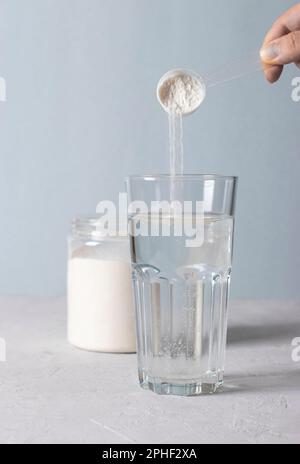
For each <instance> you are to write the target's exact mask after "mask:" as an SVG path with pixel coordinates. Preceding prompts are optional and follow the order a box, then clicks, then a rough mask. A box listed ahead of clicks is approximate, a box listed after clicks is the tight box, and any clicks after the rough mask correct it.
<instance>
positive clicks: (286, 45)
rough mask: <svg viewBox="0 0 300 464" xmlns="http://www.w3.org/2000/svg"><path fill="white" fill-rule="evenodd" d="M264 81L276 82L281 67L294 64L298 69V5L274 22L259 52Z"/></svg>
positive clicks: (299, 29)
mask: <svg viewBox="0 0 300 464" xmlns="http://www.w3.org/2000/svg"><path fill="white" fill-rule="evenodd" d="M260 56H261V59H262V62H263V67H264V72H265V76H266V79H267V80H268V81H269V82H270V83H272V84H273V83H274V82H276V81H278V79H279V78H280V76H281V74H282V71H283V67H284V65H286V64H289V63H295V64H296V66H298V67H299V68H300V3H299V4H297V5H295V6H294V7H293V8H290V9H289V10H288V11H286V12H285V13H284V14H283V15H282V16H280V18H278V19H277V21H275V23H274V24H273V26H272V28H271V29H270V31H269V32H268V34H267V35H266V37H265V40H264V43H263V47H262V49H261V51H260Z"/></svg>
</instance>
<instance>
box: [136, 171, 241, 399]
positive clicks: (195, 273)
mask: <svg viewBox="0 0 300 464" xmlns="http://www.w3.org/2000/svg"><path fill="white" fill-rule="evenodd" d="M127 189H128V200H129V202H130V203H129V234H130V242H131V261H132V268H133V274H132V275H133V286H134V294H135V310H136V327H137V350H138V372H139V381H140V384H141V386H142V387H143V388H145V389H150V390H152V391H154V392H156V393H158V394H165V395H182V396H190V395H200V394H209V393H215V392H216V391H217V390H218V389H219V388H220V387H221V386H222V385H223V375H224V360H225V347H226V334H227V306H228V292H229V284H230V275H231V266H232V247H233V230H234V209H235V197H236V189H237V178H235V177H224V176H215V175H192V176H176V177H175V178H174V177H170V176H154V177H153V176H141V177H137V176H136V177H130V178H128V179H127ZM167 205H170V206H169V207H168V206H167ZM180 205H181V207H180ZM190 224H192V225H193V228H191V227H190V226H189V227H186V225H190ZM187 230H188V232H187ZM192 231H193V233H194V235H195V237H194V241H193V240H192V241H191V237H192V234H191V233H192Z"/></svg>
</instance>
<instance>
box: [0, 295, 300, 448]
mask: <svg viewBox="0 0 300 464" xmlns="http://www.w3.org/2000/svg"><path fill="white" fill-rule="evenodd" d="M65 313H66V310H65V301H64V300H63V299H52V300H51V299H48V300H46V299H32V298H16V297H12V298H0V337H1V338H2V339H5V341H6V347H7V359H6V362H0V442H1V443H103V444H114V443H118V444H120V443H122V444H130V443H143V444H153V443H162V444H163V443H166V444H167V443H170V444H186V443H192V444H200V443H214V442H216V443H300V363H296V362H293V361H292V346H291V343H292V339H294V338H296V337H300V304H299V303H271V302H266V303H264V302H252V303H251V302H241V303H236V302H234V303H231V311H230V329H229V342H228V350H227V375H226V388H225V391H224V393H220V394H218V395H216V396H207V397H198V398H196V397H194V398H177V397H160V396H156V395H155V394H153V393H151V392H145V391H143V390H142V389H140V387H139V386H138V385H137V376H136V358H135V356H134V355H107V354H94V353H88V352H84V351H79V350H76V349H74V348H72V347H71V346H69V345H68V343H67V342H66V337H65V325H66V314H65Z"/></svg>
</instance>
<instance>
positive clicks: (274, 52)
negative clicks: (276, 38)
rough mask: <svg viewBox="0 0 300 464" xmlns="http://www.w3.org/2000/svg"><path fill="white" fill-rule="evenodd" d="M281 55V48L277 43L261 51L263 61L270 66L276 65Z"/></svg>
mask: <svg viewBox="0 0 300 464" xmlns="http://www.w3.org/2000/svg"><path fill="white" fill-rule="evenodd" d="M279 54H280V50H279V46H278V44H276V43H273V44H270V45H268V46H266V47H263V48H262V49H261V51H260V57H261V59H262V60H263V61H264V62H265V63H268V64H272V63H274V62H275V61H276V59H277V58H278V57H279Z"/></svg>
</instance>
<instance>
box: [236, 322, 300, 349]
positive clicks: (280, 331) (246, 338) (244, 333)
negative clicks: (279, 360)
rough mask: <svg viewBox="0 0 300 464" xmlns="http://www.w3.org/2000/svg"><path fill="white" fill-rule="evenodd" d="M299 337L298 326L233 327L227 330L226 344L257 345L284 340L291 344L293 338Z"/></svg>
mask: <svg viewBox="0 0 300 464" xmlns="http://www.w3.org/2000/svg"><path fill="white" fill-rule="evenodd" d="M295 337H300V324H299V323H295V322H294V323H288V324H281V325H278V324H274V325H270V324H268V325H266V324H265V325H260V326H255V325H253V326H233V327H229V328H228V338H227V340H228V344H229V345H230V344H234V343H247V344H248V343H258V342H266V341H282V340H286V341H287V343H291V341H292V340H293V338H295Z"/></svg>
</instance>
